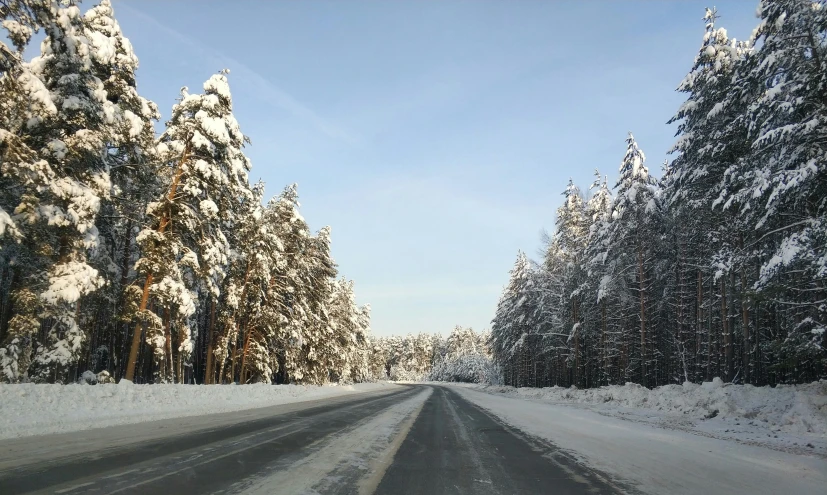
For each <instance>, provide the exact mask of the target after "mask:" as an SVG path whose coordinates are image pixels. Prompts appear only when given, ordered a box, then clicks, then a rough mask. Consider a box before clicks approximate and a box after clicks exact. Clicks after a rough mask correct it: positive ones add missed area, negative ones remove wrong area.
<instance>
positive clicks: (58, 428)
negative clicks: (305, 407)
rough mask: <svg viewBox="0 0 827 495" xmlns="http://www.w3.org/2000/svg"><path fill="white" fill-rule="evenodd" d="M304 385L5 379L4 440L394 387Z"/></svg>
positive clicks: (1, 399)
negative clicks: (48, 382) (51, 382)
mask: <svg viewBox="0 0 827 495" xmlns="http://www.w3.org/2000/svg"><path fill="white" fill-rule="evenodd" d="M392 387H395V385H393V384H390V383H382V382H380V383H360V384H357V385H339V386H324V387H318V386H303V385H264V384H260V385H206V386H205V385H128V386H123V385H46V384H39V385H35V384H15V385H8V384H0V417H2V418H3V420H4V421H3V422H2V423H0V439H2V438H14V437H24V436H29V435H45V434H48V433H65V432H69V431H77V430H87V429H90V428H101V427H104V426H113V425H121V424H130V423H141V422H145V421H154V420H158V419H168V418H176V417H183V416H201V415H204V414H212V413H221V412H230V411H239V410H243V409H252V408H257V407H267V406H273V405H277V404H289V403H293V402H301V401H306V400H315V399H322V398H326V397H335V396H342V395H347V394H356V393H360V392H369V391H375V390H381V389H390V388H392Z"/></svg>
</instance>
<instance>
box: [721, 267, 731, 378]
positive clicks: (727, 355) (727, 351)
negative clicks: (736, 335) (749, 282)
mask: <svg viewBox="0 0 827 495" xmlns="http://www.w3.org/2000/svg"><path fill="white" fill-rule="evenodd" d="M721 333H722V337H723V341H724V342H723V346H724V356H723V357H724V373H723V375H724V377H723V378H724V381H727V382H728V381H730V380H731V379H732V375H731V373H730V370H731V369H732V335H731V334H730V333H729V315H728V314H727V286H726V275H724V276H722V277H721Z"/></svg>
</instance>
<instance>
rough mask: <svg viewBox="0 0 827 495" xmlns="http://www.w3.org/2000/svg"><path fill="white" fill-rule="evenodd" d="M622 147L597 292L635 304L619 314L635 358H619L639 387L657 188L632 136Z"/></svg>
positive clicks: (646, 343)
mask: <svg viewBox="0 0 827 495" xmlns="http://www.w3.org/2000/svg"><path fill="white" fill-rule="evenodd" d="M626 145H627V146H626V154H625V156H624V158H623V161H622V162H621V165H620V175H619V177H618V180H617V184H616V186H615V188H616V190H617V192H616V194H615V197H614V201H613V204H612V213H611V221H610V222H609V224H608V226H607V232H606V241H605V242H606V244H605V247H606V252H605V255H604V260H605V261H604V263H605V265H606V268H605V272H604V273H605V274H604V277H603V280H604V283H603V284H601V290H603V289H606V288H608V287H610V286H611V285H614V286H615V287H617V289H618V290H619V291H620V292H621V296H620V297H621V298H622V299H625V300H626V301H634V305H631V304H624V309H625V310H626V311H627V312H626V314H625V315H623V320H624V323H623V330H624V333H625V335H624V339H625V342H624V344H623V345H624V346H627V348H628V349H636V350H637V356H633V355H632V354H631V351H629V352H628V353H627V354H626V355H625V356H622V357H621V360H622V361H623V362H622V363H621V366H622V367H623V368H624V369H625V375H626V376H627V377H631V375H632V374H634V376H635V377H636V378H637V379H639V380H640V383H642V384H643V385H646V383H647V382H648V378H649V376H648V375H649V370H648V369H647V364H649V360H650V359H651V355H650V353H649V352H647V350H648V349H649V347H650V342H651V336H650V335H649V332H652V331H653V329H652V328H650V326H649V319H650V315H651V311H650V308H649V305H650V304H651V301H650V295H651V292H652V290H651V286H652V283H653V281H652V273H651V270H652V264H653V259H652V256H653V247H654V246H653V244H654V243H656V242H657V241H658V239H657V236H656V235H653V234H654V231H653V222H652V218H653V215H655V214H656V211H657V208H658V206H657V202H656V200H655V196H656V192H657V184H656V182H655V180H654V179H653V178H652V177H651V176H650V175H649V169H648V168H647V167H646V165H645V160H646V157H645V155H644V154H643V152H642V151H641V150H640V148H639V147H638V145H637V142H636V141H635V138H634V136H632V134H631V133H629V137H628V138H627V139H626ZM610 284H611V285H610ZM635 327H636V328H635ZM634 333H637V334H638V338H637V339H634V338H633V334H634Z"/></svg>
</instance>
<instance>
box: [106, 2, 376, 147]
mask: <svg viewBox="0 0 827 495" xmlns="http://www.w3.org/2000/svg"><path fill="white" fill-rule="evenodd" d="M118 9H123V10H126V11H128V12H129V13H130V14H131V15H134V16H136V17H139V18H140V19H141V20H143V21H144V22H146V23H149V24H152V25H153V26H154V27H156V28H157V29H159V30H161V31H163V32H164V33H166V34H167V35H169V36H171V37H173V38H175V39H176V40H177V41H178V42H180V43H182V44H183V45H186V46H187V47H189V48H190V49H192V50H193V51H195V52H197V53H198V54H199V55H200V56H201V57H203V58H205V59H207V60H209V61H210V63H213V64H215V65H216V67H218V66H221V67H226V66H230V68H232V69H233V70H234V71H235V72H236V73H241V74H242V76H243V78H244V79H245V80H246V81H249V82H252V83H253V84H254V85H256V86H258V89H259V95H260V96H261V97H262V99H263V100H265V101H267V102H268V103H270V104H271V105H273V106H275V107H277V108H280V109H282V110H286V111H287V112H289V113H290V114H291V115H293V116H294V117H296V118H298V119H300V120H302V121H304V122H307V123H308V124H310V125H311V126H313V127H314V128H315V129H316V130H318V131H319V132H321V133H322V134H324V135H326V136H328V137H330V138H332V139H335V140H338V141H342V142H345V143H347V144H349V145H352V146H360V145H361V143H362V140H361V139H359V138H357V137H356V136H354V135H352V134H350V133H348V132H347V131H345V130H344V129H342V128H340V127H338V126H336V125H335V124H333V123H331V122H330V121H328V120H326V119H324V118H323V117H321V116H319V115H318V114H317V113H316V112H314V111H313V110H312V109H310V108H309V107H307V106H306V105H304V104H302V103H301V102H300V101H298V100H297V99H296V98H294V97H293V96H291V95H290V94H289V93H287V92H286V91H284V90H283V89H281V88H279V87H278V86H276V85H275V84H273V83H272V82H270V81H269V80H267V78H265V77H264V76H262V75H261V74H259V73H258V72H256V71H255V70H253V69H251V68H250V67H248V66H247V65H245V64H243V63H242V62H239V61H238V60H236V59H234V58H232V57H228V56H226V55H224V54H222V53H220V52H211V51H208V50H206V49H204V47H203V45H202V44H201V43H198V42H197V41H195V40H194V39H192V38H190V37H189V36H186V35H184V34H181V33H180V32H178V31H176V30H175V29H173V28H171V27H169V26H167V25H166V24H163V23H161V22H160V21H158V20H157V19H155V18H154V17H152V16H150V15H148V14H146V13H144V12H141V11H139V10H136V9H134V8H132V7H130V6H128V5H126V4H124V3H122V4H119V5H118Z"/></svg>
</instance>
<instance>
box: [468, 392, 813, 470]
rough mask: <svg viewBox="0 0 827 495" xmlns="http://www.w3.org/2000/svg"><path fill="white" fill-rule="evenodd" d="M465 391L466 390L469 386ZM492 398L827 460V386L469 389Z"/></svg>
mask: <svg viewBox="0 0 827 495" xmlns="http://www.w3.org/2000/svg"><path fill="white" fill-rule="evenodd" d="M466 386H467V385H466ZM470 387H471V388H477V389H479V390H480V391H483V392H487V393H490V394H500V395H506V396H511V397H517V398H522V399H528V400H534V401H541V402H547V403H554V404H568V405H577V406H579V407H585V408H588V409H590V410H593V411H595V412H598V413H600V414H603V415H606V416H613V417H619V418H622V419H628V420H631V421H637V422H643V423H649V424H653V425H655V426H660V427H665V428H674V429H682V430H687V431H692V432H694V433H698V434H703V435H707V436H714V437H716V438H726V439H733V440H738V441H742V442H744V443H754V444H760V445H764V446H767V447H772V448H778V449H783V450H789V451H795V452H799V453H805V454H816V455H823V456H827V380H820V381H818V382H813V383H808V384H803V385H778V386H776V387H769V386H767V387H754V386H752V385H732V384H727V383H724V382H723V381H722V380H721V379H720V378H715V379H714V380H713V381H711V382H705V383H703V384H701V385H698V384H694V383H684V384H683V385H666V386H663V387H657V388H655V389H651V390H650V389H647V388H646V387H642V386H640V385H636V384H632V383H627V384H626V385H612V386H608V387H600V388H593V389H583V390H580V389H576V388H562V387H548V388H514V387H503V386H484V385H470Z"/></svg>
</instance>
